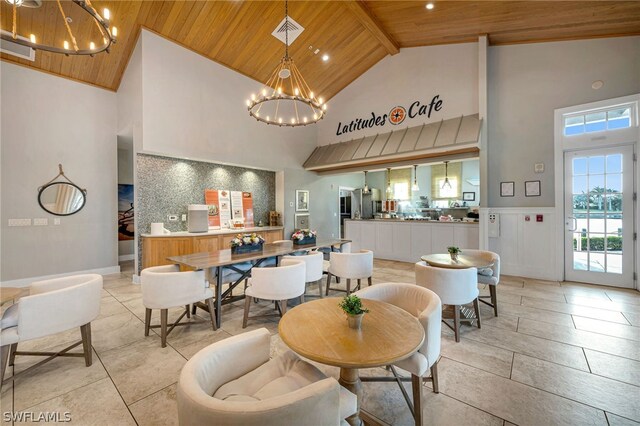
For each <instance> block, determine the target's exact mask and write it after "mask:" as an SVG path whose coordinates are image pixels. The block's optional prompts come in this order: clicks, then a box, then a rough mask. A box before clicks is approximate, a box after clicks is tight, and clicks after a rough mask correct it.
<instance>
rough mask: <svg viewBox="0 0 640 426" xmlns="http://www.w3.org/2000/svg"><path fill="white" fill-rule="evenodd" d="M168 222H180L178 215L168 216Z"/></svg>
mask: <svg viewBox="0 0 640 426" xmlns="http://www.w3.org/2000/svg"><path fill="white" fill-rule="evenodd" d="M167 220H168V221H169V222H177V221H178V215H177V214H170V215H167Z"/></svg>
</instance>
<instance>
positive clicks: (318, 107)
mask: <svg viewBox="0 0 640 426" xmlns="http://www.w3.org/2000/svg"><path fill="white" fill-rule="evenodd" d="M284 15H285V50H284V57H283V58H282V60H281V61H280V64H279V65H278V66H277V67H276V69H275V70H274V72H273V73H272V74H271V77H269V80H267V84H266V86H265V87H264V88H263V89H262V90H261V91H260V92H259V94H258V95H257V96H256V95H255V94H252V95H251V99H248V100H247V110H248V111H249V115H250V116H251V117H253V118H255V119H256V120H258V121H262V122H263V123H267V124H275V125H277V126H286V127H297V126H306V125H307V124H312V123H317V122H318V121H320V120H322V119H323V118H324V115H325V111H326V110H327V105H326V104H325V103H324V102H323V99H322V98H316V97H315V96H314V93H313V91H312V90H311V89H310V88H309V85H308V84H307V82H306V81H305V80H304V78H303V77H302V74H301V73H300V71H299V70H298V67H296V65H295V63H294V62H293V58H291V57H290V56H289V5H288V2H287V1H285V2H284ZM267 112H269V115H267ZM263 116H265V117H266V118H263ZM308 116H311V118H309V119H307V117H308ZM270 117H273V119H270ZM283 117H288V118H286V119H285V120H283Z"/></svg>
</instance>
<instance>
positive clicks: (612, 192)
mask: <svg viewBox="0 0 640 426" xmlns="http://www.w3.org/2000/svg"><path fill="white" fill-rule="evenodd" d="M564 159H565V162H564V163H565V165H564V167H565V231H566V232H565V234H566V238H565V279H566V280H567V281H579V282H586V283H593V284H602V285H610V286H616V287H629V288H633V273H634V263H635V262H634V253H633V250H634V241H633V236H634V210H633V207H634V205H633V204H634V202H633V178H634V174H633V146H623V147H616V148H603V149H590V150H580V151H573V152H566V153H565V158H564Z"/></svg>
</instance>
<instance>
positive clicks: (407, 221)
mask: <svg viewBox="0 0 640 426" xmlns="http://www.w3.org/2000/svg"><path fill="white" fill-rule="evenodd" d="M348 220H350V221H353V222H402V223H428V224H434V223H438V224H448V225H478V223H480V222H463V221H452V222H447V221H444V220H422V219H418V220H413V219H397V218H394V219H345V222H346V221H348Z"/></svg>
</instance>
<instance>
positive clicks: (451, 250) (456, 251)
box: [447, 246, 462, 262]
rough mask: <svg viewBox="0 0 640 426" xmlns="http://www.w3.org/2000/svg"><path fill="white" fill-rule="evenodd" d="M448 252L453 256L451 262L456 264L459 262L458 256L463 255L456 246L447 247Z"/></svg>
mask: <svg viewBox="0 0 640 426" xmlns="http://www.w3.org/2000/svg"><path fill="white" fill-rule="evenodd" d="M447 251H448V252H449V256H451V260H453V261H454V262H457V261H458V255H459V254H460V253H462V250H460V248H458V247H456V246H451V247H447Z"/></svg>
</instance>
